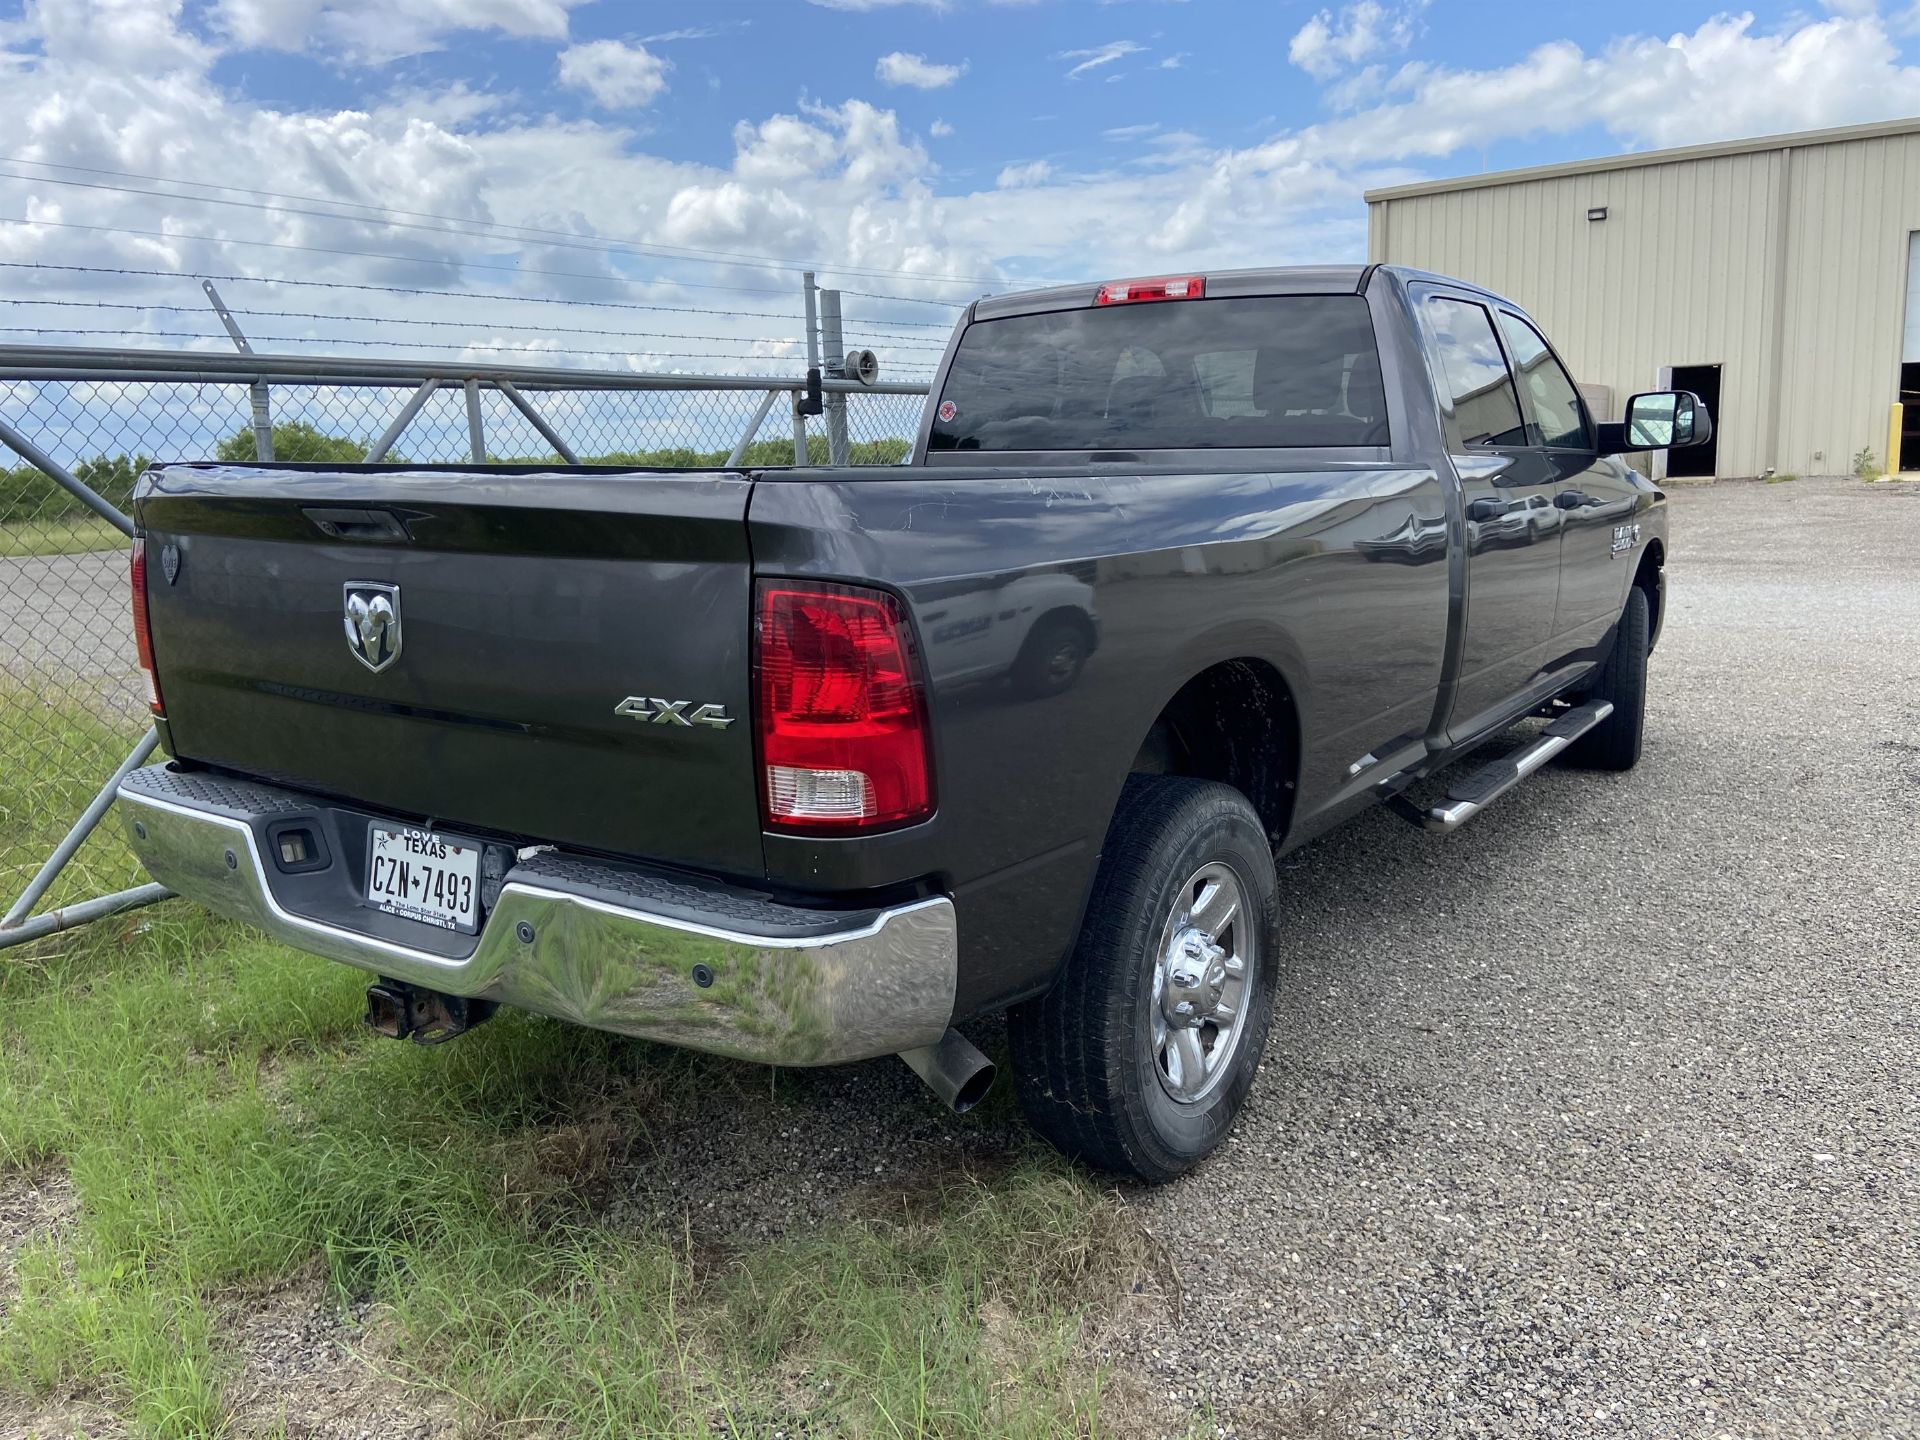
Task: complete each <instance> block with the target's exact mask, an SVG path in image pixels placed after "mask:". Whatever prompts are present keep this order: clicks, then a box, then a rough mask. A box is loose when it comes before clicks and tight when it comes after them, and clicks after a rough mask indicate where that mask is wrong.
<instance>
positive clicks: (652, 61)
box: [560, 40, 673, 110]
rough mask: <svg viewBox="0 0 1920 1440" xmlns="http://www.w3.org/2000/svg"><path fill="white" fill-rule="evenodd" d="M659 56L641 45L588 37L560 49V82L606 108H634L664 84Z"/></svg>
mask: <svg viewBox="0 0 1920 1440" xmlns="http://www.w3.org/2000/svg"><path fill="white" fill-rule="evenodd" d="M672 68H673V62H672V61H670V60H663V59H661V58H660V57H659V56H658V55H655V54H654V53H653V52H652V51H651V50H649V49H647V47H646V46H644V45H629V44H627V43H626V42H624V41H621V40H592V41H589V42H587V43H586V44H585V45H570V46H568V47H567V48H566V49H565V50H562V51H561V52H560V83H561V84H562V85H564V86H566V87H567V88H568V89H569V90H579V91H582V92H584V93H585V94H587V95H590V96H591V97H593V101H594V103H595V104H596V105H599V106H601V107H602V108H603V109H607V110H635V109H639V108H640V107H641V106H644V105H651V104H652V103H653V102H654V101H655V100H657V99H658V98H659V97H660V94H661V92H662V91H664V90H665V89H666V88H667V71H669V70H670V69H672Z"/></svg>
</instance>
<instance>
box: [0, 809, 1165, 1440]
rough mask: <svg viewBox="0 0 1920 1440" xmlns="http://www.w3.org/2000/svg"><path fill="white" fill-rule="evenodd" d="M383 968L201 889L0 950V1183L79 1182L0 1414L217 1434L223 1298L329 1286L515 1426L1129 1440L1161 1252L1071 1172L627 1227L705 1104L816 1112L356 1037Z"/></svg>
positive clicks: (687, 1071)
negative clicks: (317, 949) (213, 906)
mask: <svg viewBox="0 0 1920 1440" xmlns="http://www.w3.org/2000/svg"><path fill="white" fill-rule="evenodd" d="M19 783H20V782H19V781H18V779H17V774H16V778H15V779H14V780H12V781H6V782H0V800H4V801H10V802H11V803H14V804H16V805H17V804H18V803H19V800H18V797H17V795H11V794H9V792H8V791H7V789H6V788H5V787H6V785H8V784H12V785H14V786H15V787H16V788H17V786H18V784H19ZM18 834H19V832H16V831H14V830H12V829H11V828H10V829H9V831H8V832H7V839H8V842H9V845H8V848H9V850H14V849H17V848H18V846H19V845H20V844H21V843H29V844H32V843H38V841H37V840H34V839H31V838H30V839H29V840H28V841H26V842H22V841H20V840H19V839H18ZM365 978H366V977H364V976H362V975H360V974H358V973H357V972H355V971H352V970H349V969H347V968H345V967H342V966H338V965H331V964H328V963H326V962H324V961H320V960H316V959H312V958H310V957H307V956H301V955H296V954H294V953H292V952H290V951H288V950H286V949H284V948H282V947H280V946H278V945H276V944H274V943H272V942H270V941H268V940H265V939H264V938H261V937H259V936H257V935H254V934H252V933H250V932H247V931H244V930H242V929H240V928H238V927H235V926H231V925H228V924H226V923H225V922H221V921H217V920H214V919H212V918H211V917H208V916H207V915H205V914H204V913H203V912H200V911H198V910H196V909H194V908H192V907H190V906H187V905H185V904H183V903H180V902H172V903H170V904H168V905H166V906H162V907H157V908H154V909H150V910H145V911H139V912H133V913H131V914H128V915H123V916H120V917H116V918H114V919H112V920H109V921H106V922H103V923H102V924H100V925H96V926H94V927H92V928H91V929H89V930H86V931H81V932H76V933H75V934H73V935H69V936H65V937H60V938H59V939H57V940H56V941H49V942H46V943H44V944H42V945H41V946H39V947H37V948H36V949H34V950H32V951H31V952H30V953H28V954H25V955H23V954H22V952H21V951H12V952H0V1184H6V1183H8V1182H9V1180H13V1181H14V1182H15V1183H18V1181H17V1177H18V1176H19V1175H21V1174H29V1175H41V1174H47V1173H54V1172H58V1171H61V1170H64V1171H65V1173H66V1174H67V1175H68V1176H69V1177H70V1179H71V1182H72V1186H73V1188H74V1191H75V1194H76V1195H77V1199H78V1211H77V1215H76V1216H75V1218H74V1219H73V1220H72V1221H71V1222H70V1223H68V1224H65V1225H63V1226H62V1227H60V1228H59V1229H58V1230H57V1231H55V1232H53V1233H51V1234H49V1235H43V1236H41V1237H39V1238H37V1239H34V1240H31V1241H29V1242H28V1243H27V1244H26V1245H25V1247H24V1248H23V1249H22V1250H21V1251H20V1253H19V1254H18V1255H17V1256H16V1265H15V1281H16V1283H17V1292H16V1294H15V1295H14V1296H13V1297H12V1299H11V1300H10V1301H6V1300H4V1299H0V1307H4V1315H0V1411H4V1410H5V1409H6V1408H8V1407H7V1399H6V1397H7V1395H8V1394H12V1395H13V1396H15V1397H17V1399H19V1400H22V1401H25V1402H28V1403H48V1402H51V1401H57V1400H60V1399H62V1398H64V1397H68V1396H72V1395H76V1394H78V1395H83V1396H86V1397H89V1398H92V1399H96V1400H98V1401H99V1402H100V1403H103V1404H105V1405H106V1406H108V1407H109V1408H110V1409H111V1410H113V1411H114V1412H116V1413H117V1414H118V1415H119V1416H121V1417H122V1418H123V1419H124V1420H125V1421H126V1422H127V1423H128V1424H129V1425H130V1426H131V1427H132V1429H133V1430H134V1431H135V1432H136V1433H139V1434H144V1435H150V1436H156V1437H186V1436H213V1435H220V1434H224V1433H228V1432H229V1430H230V1428H231V1426H232V1424H233V1423H234V1413H233V1408H232V1407H233V1404H234V1395H233V1391H232V1385H233V1382H234V1380H235V1377H236V1366H237V1364H238V1362H237V1360H236V1359H235V1357H234V1354H233V1344H232V1340H231V1333H230V1332H231V1328H232V1319H231V1317H232V1315H233V1313H234V1310H235V1307H236V1306H238V1305H243V1304H244V1301H245V1297H246V1296H248V1295H258V1294H260V1293H261V1292H262V1291H263V1290H264V1289H265V1288H267V1287H270V1286H272V1285H275V1284H278V1283H281V1282H286V1281H289V1280H291V1279H294V1278H296V1277H301V1276H312V1275H314V1274H315V1273H316V1272H317V1273H319V1274H321V1275H323V1276H324V1277H325V1280H326V1283H327V1284H328V1285H330V1286H331V1287H332V1288H333V1289H334V1290H335V1291H336V1292H337V1293H338V1294H339V1295H340V1296H342V1297H355V1298H366V1299H369V1300H371V1301H372V1302H373V1303H374V1306H375V1311H374V1313H375V1314H376V1316H377V1317H378V1318H379V1323H380V1325H381V1326H382V1327H383V1331H382V1333H383V1334H386V1335H388V1336H390V1345H389V1348H388V1352H387V1354H388V1363H389V1364H390V1365H398V1366H400V1367H402V1369H403V1370H404V1372H405V1375H406V1377H407V1378H408V1379H409V1381H410V1383H412V1384H414V1385H417V1386H418V1387H420V1389H421V1391H422V1392H423V1393H432V1392H436V1391H437V1392H449V1393H451V1394H452V1395H454V1396H457V1397H459V1400H460V1403H461V1405H462V1407H463V1408H464V1409H465V1410H466V1411H467V1413H469V1414H471V1415H473V1416H475V1417H478V1422H479V1423H481V1424H482V1425H484V1426H489V1427H491V1426H498V1427H500V1433H517V1432H519V1431H521V1430H523V1429H524V1430H525V1432H526V1433H529V1434H539V1435H556V1436H581V1437H608V1440H613V1437H632V1436H695V1437H699V1436H709V1435H720V1434H725V1435H729V1436H738V1435H761V1434H770V1433H772V1432H773V1431H774V1430H776V1429H784V1430H786V1431H787V1433H789V1434H796V1433H806V1434H811V1435H816V1436H840V1435H846V1436H854V1437H864V1436H873V1437H889V1440H893V1437H904V1436H916V1437H918V1436H924V1437H934V1436H939V1437H948V1436H953V1437H970V1436H981V1437H985V1436H1013V1437H1041V1436H1056V1435H1089V1436H1090V1435H1103V1434H1108V1433H1112V1432H1111V1431H1110V1430H1109V1428H1108V1427H1107V1426H1106V1424H1105V1423H1104V1422H1103V1421H1102V1419H1101V1417H1100V1405H1101V1376H1100V1374H1099V1373H1098V1372H1097V1371H1096V1370H1095V1369H1093V1368H1091V1367H1090V1366H1089V1365H1088V1363H1087V1362H1086V1361H1085V1359H1084V1358H1083V1357H1082V1356H1081V1354H1080V1353H1079V1335H1080V1326H1081V1324H1082V1322H1083V1319H1084V1317H1085V1315H1086V1313H1087V1312H1088V1310H1089V1308H1090V1307H1091V1308H1093V1309H1096V1310H1097V1309H1099V1308H1100V1307H1102V1306H1104V1305H1105V1304H1107V1303H1108V1302H1109V1301H1110V1300H1111V1298H1112V1297H1114V1296H1115V1295H1117V1294H1118V1293H1121V1292H1122V1291H1124V1290H1125V1289H1127V1288H1129V1286H1130V1282H1131V1281H1132V1280H1133V1278H1134V1277H1135V1276H1136V1275H1138V1274H1142V1273H1145V1270H1146V1267H1147V1261H1148V1258H1149V1255H1148V1252H1147V1249H1146V1245H1145V1241H1144V1239H1143V1238H1142V1236H1141V1234H1140V1232H1139V1231H1138V1229H1137V1227H1136V1226H1134V1225H1133V1224H1132V1223H1131V1222H1130V1220H1129V1219H1128V1217H1127V1216H1126V1214H1125V1212H1124V1210H1123V1209H1122V1208H1121V1207H1120V1206H1119V1204H1118V1203H1117V1202H1116V1201H1114V1200H1112V1199H1111V1198H1109V1197H1108V1196H1106V1195H1104V1194H1103V1193H1102V1192H1101V1191H1099V1190H1098V1189H1096V1188H1095V1187H1094V1186H1093V1185H1092V1184H1090V1183H1089V1182H1088V1181H1087V1180H1085V1179H1083V1178H1081V1177H1080V1176H1078V1175H1077V1174H1076V1173H1075V1172H1073V1171H1072V1170H1071V1169H1069V1168H1068V1167H1067V1166H1066V1165H1064V1164H1063V1163H1061V1162H1059V1161H1058V1160H1056V1159H1054V1158H1053V1157H1052V1156H1051V1155H1048V1154H1046V1153H1043V1152H1040V1151H1038V1150H1032V1151H1026V1152H1023V1153H1021V1154H1020V1155H1018V1156H1016V1157H1015V1158H1014V1159H1013V1160H1011V1161H1008V1162H1005V1163H1004V1164H1002V1165H999V1166H997V1167H996V1168H994V1169H992V1170H990V1171H987V1170H970V1169H969V1168H968V1167H967V1166H965V1165H963V1164H959V1163H956V1162H954V1161H953V1160H952V1159H951V1158H947V1157H942V1156H941V1155H940V1154H937V1153H934V1154H930V1155H929V1157H928V1159H929V1173H928V1175H927V1176H925V1177H923V1178H921V1179H920V1180H918V1181H916V1182H915V1183H913V1184H911V1185H910V1186H908V1187H907V1189H906V1190H905V1191H904V1192H901V1193H896V1194H893V1195H892V1196H891V1197H890V1198H887V1197H882V1196H881V1195H880V1194H879V1192H877V1191H876V1192H874V1198H873V1199H872V1201H871V1203H868V1202H866V1201H864V1200H863V1201H862V1203H861V1204H860V1205H859V1206H857V1207H855V1212H854V1218H848V1219H842V1220H837V1221H833V1222H830V1223H827V1224H823V1225H820V1226H816V1227H813V1228H810V1229H801V1230H798V1231H790V1232H789V1233H788V1235H787V1236H786V1238H784V1239H780V1240H777V1241H774V1242H771V1243H765V1242H763V1243H760V1244H746V1243H743V1242H741V1241H738V1240H735V1239H729V1238H727V1236H726V1235H725V1234H719V1235H716V1234H715V1233H712V1232H710V1231H703V1230H702V1229H701V1228H700V1227H699V1226H697V1225H696V1224H694V1223H691V1221H690V1220H689V1219H686V1218H683V1219H681V1220H679V1221H675V1222H670V1223H665V1224H661V1225H657V1226H656V1225H655V1224H653V1223H652V1222H639V1221H635V1220H632V1219H631V1218H627V1219H621V1220H619V1221H618V1222H617V1223H616V1222H615V1221H613V1220H610V1218H609V1212H608V1210H607V1208H606V1202H607V1201H608V1199H609V1197H611V1196H613V1195H616V1194H618V1193H620V1182H621V1179H622V1177H623V1176H627V1175H630V1174H631V1173H632V1167H633V1166H634V1165H636V1164H639V1163H641V1161H640V1159H639V1158H637V1157H643V1156H649V1155H650V1151H649V1145H648V1141H647V1136H648V1134H649V1133H650V1129H651V1128H652V1127H658V1126H659V1125H661V1124H662V1123H663V1122H664V1121H666V1120H667V1119H669V1118H670V1117H671V1116H673V1115H674V1114H675V1113H676V1111H678V1110H680V1109H681V1108H682V1107H687V1106H691V1105H695V1104H697V1103H701V1101H702V1100H703V1099H704V1101H705V1102H706V1103H712V1101H711V1096H712V1094H713V1093H714V1092H715V1090H716V1087H718V1090H719V1091H720V1093H722V1094H723V1095H725V1096H726V1100H727V1103H728V1104H737V1105H739V1106H760V1107H781V1106H793V1105H805V1104H808V1103H824V1102H811V1101H809V1100H808V1099H807V1098H806V1093H805V1092H806V1087H804V1086H799V1087H789V1086H776V1091H775V1093H774V1094H772V1095H770V1094H769V1090H768V1085H767V1072H766V1071H764V1070H760V1069H756V1068H753V1067H748V1066H741V1065H736V1064H732V1063H730V1062H724V1061H718V1060H708V1059H706V1058H703V1057H698V1056H693V1055H689V1054H686V1053H684V1052H677V1051H672V1050H667V1049H663V1048H660V1047H655V1046H649V1045H645V1044H641V1043H638V1042H630V1041H624V1040H620V1039H617V1038H615V1037H611V1036H607V1035H603V1034H599V1033H596V1032H591V1031H585V1030H580V1029H576V1028H572V1027H568V1026H564V1025H561V1024H559V1023H557V1022H550V1021H545V1020H541V1019H537V1018H535V1017H531V1016H524V1015H512V1014H509V1015H503V1016H502V1017H501V1018H499V1019H497V1020H495V1021H494V1022H493V1023H492V1024H490V1025H487V1026H486V1027H484V1028H482V1029H480V1030H478V1031H476V1032H474V1033H473V1034H472V1035H470V1036H467V1037H466V1038H464V1039H462V1040H460V1041H458V1042H457V1043H455V1044H453V1045H449V1046H445V1047H440V1048H436V1049H420V1048H416V1047H412V1046H406V1045H396V1044H394V1043H392V1042H390V1041H384V1040H378V1039H375V1038H373V1037H371V1036H370V1035H368V1034H367V1033H366V1032H364V1031H363V1029H362V1028H361V1026H360V1025H359V1019H358V1017H359V1011H360V1006H361V992H362V989H363V986H364V983H365ZM879 1103H898V1102H879ZM1001 1113H1002V1114H1004V1111H1002V1112H1001ZM881 1119H882V1123H884V1122H885V1117H884V1116H883V1117H881ZM968 1123H980V1124H993V1123H996V1122H995V1121H993V1120H992V1119H988V1120H986V1121H974V1120H972V1119H971V1117H970V1118H969V1121H956V1122H954V1124H955V1126H956V1133H958V1132H959V1131H960V1130H961V1127H963V1126H964V1125H966V1124H968ZM962 1148H963V1147H962V1146H961V1145H960V1144H959V1143H958V1142H956V1146H955V1153H956V1154H958V1153H959V1152H960V1150H961V1149H962ZM648 1163H655V1164H670V1163H676V1162H675V1159H674V1157H673V1155H672V1153H671V1151H667V1152H663V1153H662V1154H660V1155H658V1156H652V1157H651V1158H650V1159H649V1161H648ZM678 1163H686V1162H684V1161H681V1162H678ZM685 1188H686V1189H688V1190H690V1191H697V1190H698V1181H697V1180H694V1181H690V1182H687V1183H686V1185H685ZM861 1193H863V1194H864V1193H865V1192H861ZM622 1213H623V1214H624V1212H622ZM0 1294H3V1292H0Z"/></svg>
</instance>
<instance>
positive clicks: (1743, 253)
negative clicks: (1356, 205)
mask: <svg viewBox="0 0 1920 1440" xmlns="http://www.w3.org/2000/svg"><path fill="white" fill-rule="evenodd" d="M1601 205H1604V206H1606V207H1607V218H1606V219H1605V220H1603V221H1589V220H1588V219H1587V211H1588V209H1589V208H1590V207H1593V206H1601ZM1369 210H1370V218H1371V224H1370V227H1369V230H1370V243H1369V251H1370V256H1369V258H1370V259H1373V260H1376V261H1384V262H1388V263H1393V264H1401V265H1413V266H1418V267H1420V268H1422V269H1427V270H1435V271H1439V272H1440V273H1442V274H1449V275H1457V276H1459V277H1461V278H1462V279H1466V280H1472V281H1475V282H1477V283H1479V284H1482V285H1486V286H1488V287H1489V288H1490V289H1494V290H1498V291H1500V292H1501V293H1502V294H1505V295H1508V296H1511V297H1512V298H1513V299H1515V300H1517V301H1518V302H1520V303H1521V304H1522V305H1524V306H1526V307H1527V309H1529V310H1530V311H1532V312H1533V314H1534V315H1535V317H1536V318H1538V319H1539V320H1540V322H1541V324H1542V325H1543V326H1544V328H1545V329H1546V331H1547V334H1548V336H1549V337H1550V338H1551V339H1552V340H1553V342H1554V345H1555V346H1556V347H1557V348H1558V349H1559V350H1560V352H1561V353H1562V354H1563V355H1564V356H1565V357H1566V358H1567V362H1568V364H1569V365H1570V366H1571V367H1572V368H1573V370H1574V373H1575V378H1576V379H1578V380H1580V381H1583V382H1590V383H1594V384H1600V385H1607V386H1610V387H1612V389H1613V392H1614V395H1615V397H1616V403H1621V404H1624V402H1625V399H1626V397H1627V396H1628V395H1630V394H1632V393H1633V392H1635V391H1637V390H1648V389H1653V388H1655V387H1656V386H1657V385H1658V384H1659V382H1660V372H1661V369H1662V367H1665V366H1675V365H1701V364H1716V363H1717V364H1719V365H1720V366H1721V367H1722V368H1721V396H1720V407H1719V412H1718V414H1717V415H1716V417H1715V419H1716V421H1717V422H1718V425H1719V434H1720V448H1719V459H1718V470H1719V473H1720V474H1722V475H1756V474H1759V473H1760V472H1762V471H1763V470H1765V469H1767V468H1768V467H1769V466H1771V467H1773V468H1776V469H1778V470H1781V471H1783V472H1786V471H1791V472H1795V473H1800V474H1816V473H1822V472H1825V473H1835V472H1840V471H1845V470H1847V469H1849V468H1851V465H1852V457H1853V455H1854V453H1855V452H1856V451H1858V450H1860V449H1862V448H1870V449H1872V450H1873V451H1874V452H1875V453H1876V454H1879V453H1880V452H1882V451H1884V449H1885V448H1886V435H1887V415H1888V407H1889V406H1890V405H1891V404H1892V403H1893V401H1894V398H1895V394H1896V391H1897V389H1898V384H1899V361H1900V345H1901V335H1902V323H1903V314H1904V304H1905V290H1906V263H1907V261H1906V257H1907V235H1908V232H1909V231H1912V230H1920V135H1915V134H1907V135H1883V136H1874V137H1871V138H1863V139H1854V140H1846V141H1840V142H1836V143H1828V144H1820V145H1810V146H1798V147H1793V148H1777V149H1766V150H1759V151H1753V152H1749V153H1743V154H1732V155H1714V156H1709V157H1702V158H1693V159H1686V160H1678V161H1670V162H1664V163H1652V164H1647V165H1644V166H1635V167H1632V168H1627V169H1617V170H1601V171H1594V172H1589V173H1584V174H1571V175H1550V176H1543V177H1540V178H1535V179H1527V180H1520V181H1516V182H1513V183H1507V184H1499V185H1492V186H1485V187H1482V188H1475V189H1461V190H1450V191H1442V192H1439V193H1433V194H1423V195H1412V196H1404V197H1389V198H1386V199H1383V200H1375V201H1374V202H1373V203H1372V204H1371V205H1370V207H1369ZM1882 458H1883V459H1884V458H1885V457H1884V456H1883V457H1882Z"/></svg>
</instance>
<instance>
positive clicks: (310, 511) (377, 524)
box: [300, 505, 413, 544]
mask: <svg viewBox="0 0 1920 1440" xmlns="http://www.w3.org/2000/svg"><path fill="white" fill-rule="evenodd" d="M300 513H301V514H303V515H305V516H306V517H307V519H309V520H311V521H312V522H313V524H314V528H315V529H317V530H318V531H319V532H320V533H321V534H322V535H326V536H328V537H330V538H332V539H334V540H371V541H374V542H376V543H387V544H392V543H395V542H398V543H401V544H404V543H406V542H407V541H408V540H410V539H412V538H413V537H412V536H410V535H408V534H407V527H406V526H404V525H402V524H401V523H400V520H399V517H398V516H396V515H392V514H389V513H388V512H387V511H385V510H332V509H324V508H322V507H320V506H317V505H303V506H301V507H300Z"/></svg>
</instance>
